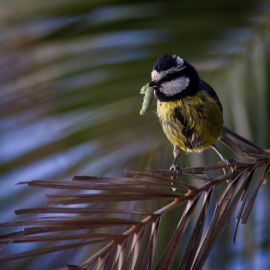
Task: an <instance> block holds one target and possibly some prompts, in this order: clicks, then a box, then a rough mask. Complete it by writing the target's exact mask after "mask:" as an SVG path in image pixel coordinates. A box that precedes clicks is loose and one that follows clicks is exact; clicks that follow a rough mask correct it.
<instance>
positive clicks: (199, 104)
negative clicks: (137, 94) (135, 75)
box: [149, 54, 229, 172]
mask: <svg viewBox="0 0 270 270" xmlns="http://www.w3.org/2000/svg"><path fill="white" fill-rule="evenodd" d="M149 87H152V88H153V89H154V95H155V97H156V99H157V116H158V119H159V122H160V124H161V126H162V129H163V132H164V133H165V135H166V137H167V138H168V140H169V141H170V142H171V144H172V145H173V162H172V165H171V166H170V170H172V171H177V172H179V170H180V167H179V166H178V165H177V161H178V159H179V157H180V154H181V152H186V153H190V152H191V153H192V152H196V153H200V152H203V151H204V150H206V149H209V148H212V149H213V150H214V151H215V152H216V153H217V154H218V156H219V157H220V158H221V159H222V160H223V161H224V162H225V163H226V164H228V163H229V161H228V160H227V159H226V158H224V156H223V155H222V153H221V152H220V151H219V149H218V148H217V146H216V142H217V141H218V140H219V139H220V138H221V137H222V134H223V108H222V104H221V102H220V100H219V98H218V95H217V94H216V92H215V90H214V89H213V88H212V87H211V86H210V85H209V84H208V83H207V82H205V81H204V80H202V79H201V78H200V76H199V74H198V72H197V71H196V69H195V68H194V67H193V66H192V65H191V64H189V63H188V62H187V61H186V60H184V59H183V58H181V57H180V56H178V55H176V54H165V55H163V56H161V57H160V58H158V60H157V61H156V62H155V63H154V65H153V69H152V72H151V81H150V82H149Z"/></svg>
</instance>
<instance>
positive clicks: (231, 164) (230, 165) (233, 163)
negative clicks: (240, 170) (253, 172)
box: [225, 158, 236, 173]
mask: <svg viewBox="0 0 270 270" xmlns="http://www.w3.org/2000/svg"><path fill="white" fill-rule="evenodd" d="M225 164H226V165H227V167H228V168H230V170H231V172H232V173H233V172H234V171H235V170H236V161H235V160H234V159H233V158H228V159H225Z"/></svg>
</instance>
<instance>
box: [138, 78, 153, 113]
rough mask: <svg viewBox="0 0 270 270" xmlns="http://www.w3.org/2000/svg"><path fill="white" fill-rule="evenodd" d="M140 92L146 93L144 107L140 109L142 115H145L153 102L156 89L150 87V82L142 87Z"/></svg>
mask: <svg viewBox="0 0 270 270" xmlns="http://www.w3.org/2000/svg"><path fill="white" fill-rule="evenodd" d="M140 94H141V95H144V97H143V104H142V108H141V110H140V115H144V114H145V113H146V111H147V110H148V109H149V107H150V105H151V103H152V100H153V98H154V89H153V88H152V87H150V86H149V84H148V83H147V84H146V85H144V86H143V87H142V88H141V90H140Z"/></svg>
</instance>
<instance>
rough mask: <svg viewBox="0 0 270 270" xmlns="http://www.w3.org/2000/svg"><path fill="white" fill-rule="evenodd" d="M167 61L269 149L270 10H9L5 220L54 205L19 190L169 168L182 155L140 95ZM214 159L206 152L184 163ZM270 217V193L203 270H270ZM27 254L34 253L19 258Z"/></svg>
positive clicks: (4, 46)
mask: <svg viewBox="0 0 270 270" xmlns="http://www.w3.org/2000/svg"><path fill="white" fill-rule="evenodd" d="M164 53H176V54H178V55H180V56H181V57H183V58H185V59H187V60H188V61H189V62H191V63H192V64H194V66H195V67H196V68H197V69H198V70H199V72H200V74H201V76H202V77H203V78H204V79H206V80H207V81H208V82H209V83H210V84H211V85H212V86H213V87H214V88H215V89H216V91H217V93H218V95H219V97H220V99H221V101H222V103H223V107H224V117H225V124H226V126H227V127H230V128H232V129H234V130H235V131H236V132H238V133H240V134H241V135H243V136H245V137H247V138H249V139H251V140H253V141H254V142H255V143H257V144H258V145H259V146H261V147H269V146H270V140H269V120H268V119H269V109H268V104H269V94H268V91H269V89H270V80H269V78H270V76H269V67H270V66H269V65H270V57H269V55H270V54H269V53H270V3H269V1H262V0H257V1H255V0H222V1H216V0H205V1H195V0H188V1H186V0H184V1H106V0H91V1H89V0H58V1H52V0H47V1H37V0H23V1H20V0H9V1H4V0H2V1H1V2H0V113H1V118H0V144H1V147H0V178H1V179H0V211H1V221H6V220H10V219H14V213H13V211H14V210H15V209H18V208H22V207H33V206H37V205H42V204H43V203H44V202H45V199H44V196H43V194H44V193H42V192H40V191H39V190H36V189H29V188H25V187H21V186H15V183H17V182H19V181H24V180H31V179H63V181H64V180H70V179H71V178H72V177H73V176H74V175H122V174H123V169H131V168H132V169H145V168H148V167H151V168H168V167H169V165H170V162H171V150H172V147H171V145H170V144H169V142H168V141H167V139H166V138H165V136H164V135H163V133H162V130H161V128H160V126H159V123H158V120H157V117H156V115H155V105H153V106H152V107H151V111H150V112H149V113H148V114H147V115H146V116H145V117H141V116H140V115H139V109H140V106H141V102H142V97H141V96H140V95H139V90H140V88H141V86H142V85H144V84H145V83H146V82H148V80H149V78H150V71H151V68H152V65H153V62H154V61H155V60H156V58H158V57H159V56H160V55H162V54H164ZM215 160H216V157H215V155H214V154H213V153H209V151H207V152H206V153H204V154H202V155H198V154H190V155H188V156H187V157H186V158H183V159H182V163H184V164H189V165H198V164H200V165H202V164H205V163H207V164H209V162H213V161H215ZM268 212H269V188H268V187H267V186H265V187H263V189H262V190H261V192H260V193H259V196H258V199H257V201H256V204H255V207H254V210H253V214H252V215H251V218H250V220H249V223H248V225H247V226H245V227H244V226H241V227H240V231H239V235H238V241H237V243H236V245H233V242H232V235H231V234H232V233H231V230H232V232H233V225H232V228H229V230H227V231H226V233H225V234H224V235H223V236H222V238H221V239H220V240H219V241H218V242H217V244H216V245H215V248H214V250H213V252H212V253H211V256H210V258H209V260H208V262H207V264H206V265H205V269H224V270H225V269H226V270H227V269H228V270H229V269H230V270H237V269H239V270H242V269H268V268H269V265H270V255H269V254H270V235H269V230H270V216H269V215H268V214H267V213H268ZM170 222H172V218H171V219H170ZM230 229H231V230H230ZM163 234H164V235H166V234H167V233H166V231H165V230H164V231H163ZM29 247H30V248H34V247H35V245H34V244H28V245H22V246H15V247H13V250H11V251H13V252H15V251H22V250H24V248H29ZM86 251H87V249H85V248H84V249H80V250H79V251H78V252H74V251H73V250H71V251H67V252H64V253H55V254H53V255H45V256H41V257H37V258H31V259H27V260H21V261H17V262H15V263H8V264H5V265H4V267H5V268H4V269H50V268H51V267H56V266H61V265H63V264H64V263H78V262H80V260H81V258H83V256H84V254H85V252H86Z"/></svg>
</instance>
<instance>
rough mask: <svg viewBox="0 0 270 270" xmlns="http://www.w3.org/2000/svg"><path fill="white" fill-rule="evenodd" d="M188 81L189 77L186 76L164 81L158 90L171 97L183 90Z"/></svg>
mask: <svg viewBox="0 0 270 270" xmlns="http://www.w3.org/2000/svg"><path fill="white" fill-rule="evenodd" d="M189 81H190V79H189V78H188V77H185V76H183V77H180V78H177V79H176V80H173V81H168V82H164V83H162V85H161V87H160V89H159V91H160V92H162V93H163V94H165V95H166V96H169V97H171V96H174V95H176V94H179V93H181V92H182V91H183V90H185V89H186V88H187V87H188V85H189Z"/></svg>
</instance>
